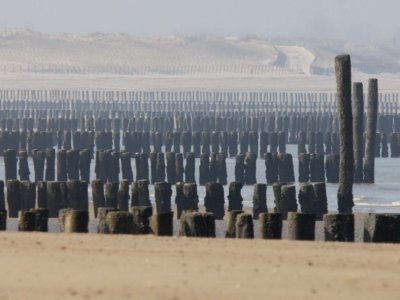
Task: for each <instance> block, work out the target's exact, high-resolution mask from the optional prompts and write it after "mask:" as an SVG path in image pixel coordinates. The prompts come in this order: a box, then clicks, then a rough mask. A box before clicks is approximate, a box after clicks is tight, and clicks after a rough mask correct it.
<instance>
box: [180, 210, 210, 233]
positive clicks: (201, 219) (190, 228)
mask: <svg viewBox="0 0 400 300" xmlns="http://www.w3.org/2000/svg"><path fill="white" fill-rule="evenodd" d="M179 235H180V236H186V237H215V220H214V218H213V215H212V214H207V213H206V214H201V213H198V212H185V213H183V214H182V216H181V219H180V229H179Z"/></svg>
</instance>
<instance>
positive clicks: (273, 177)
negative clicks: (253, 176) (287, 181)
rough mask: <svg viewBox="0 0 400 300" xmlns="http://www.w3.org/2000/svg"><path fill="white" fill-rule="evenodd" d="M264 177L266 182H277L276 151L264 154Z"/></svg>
mask: <svg viewBox="0 0 400 300" xmlns="http://www.w3.org/2000/svg"><path fill="white" fill-rule="evenodd" d="M265 167H266V172H265V174H266V179H267V183H268V184H273V183H275V182H278V177H279V173H278V157H277V154H276V153H271V152H268V153H266V154H265Z"/></svg>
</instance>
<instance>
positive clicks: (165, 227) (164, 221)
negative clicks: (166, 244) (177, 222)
mask: <svg viewBox="0 0 400 300" xmlns="http://www.w3.org/2000/svg"><path fill="white" fill-rule="evenodd" d="M173 219H174V212H172V211H170V212H165V213H162V214H156V215H153V216H152V217H151V220H150V228H151V230H152V232H153V234H154V235H157V236H172V235H173V233H174V228H173Z"/></svg>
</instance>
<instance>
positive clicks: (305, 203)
mask: <svg viewBox="0 0 400 300" xmlns="http://www.w3.org/2000/svg"><path fill="white" fill-rule="evenodd" d="M148 184H149V183H148V181H146V180H141V181H138V182H135V183H134V185H133V187H132V201H131V205H129V184H128V182H126V181H123V182H121V183H120V184H118V183H106V184H105V187H104V186H103V183H102V182H101V181H100V180H97V181H93V182H92V190H93V208H94V213H95V216H96V217H97V219H98V232H99V233H112V234H149V233H153V234H156V235H160V236H172V235H173V215H174V213H173V212H172V210H171V196H172V190H171V185H170V184H168V183H166V182H160V183H156V185H155V203H156V206H155V207H156V214H155V215H153V207H152V206H151V202H150V197H149V191H148ZM242 186H243V185H242V184H241V183H238V182H232V183H230V185H229V194H228V197H227V198H228V201H229V204H228V218H227V219H228V220H227V231H226V237H230V238H232V237H236V238H254V225H253V219H257V220H259V224H260V226H259V227H260V233H261V237H262V238H266V239H280V238H281V237H282V221H283V220H287V221H288V238H289V239H296V240H314V239H315V222H316V220H323V221H324V232H325V240H327V241H354V216H353V215H352V214H332V213H330V214H327V198H326V187H325V184H324V183H316V184H302V185H301V186H300V190H299V193H298V202H299V204H300V206H301V212H297V210H298V206H297V200H296V190H295V187H294V186H293V185H290V184H274V185H273V190H274V195H275V208H274V212H273V213H271V212H268V208H267V202H266V189H267V185H266V184H256V185H255V186H254V192H253V214H247V213H244V212H243V210H242V209H243V206H242V201H243V198H242V196H241V193H240V191H241V188H242ZM0 187H3V197H1V196H0V206H2V207H1V208H0V230H6V226H7V211H6V210H5V203H4V184H3V183H1V184H0ZM34 187H35V184H34V183H30V182H18V181H8V182H7V188H8V189H7V197H6V198H7V204H8V205H7V207H8V209H9V214H10V217H18V229H19V230H20V231H48V218H49V217H50V218H54V217H58V219H59V223H60V231H61V232H80V233H83V232H88V223H89V212H88V196H87V183H86V182H80V181H69V182H48V183H47V184H46V183H41V184H39V185H38V191H37V195H38V200H37V204H35V199H34V197H32V195H35V189H34ZM85 194H86V195H85ZM0 195H1V193H0ZM1 198H2V200H3V203H1V202H2V201H1ZM175 203H176V207H177V218H178V219H180V230H179V235H181V236H189V237H215V236H216V230H215V220H222V219H223V218H224V214H225V208H224V203H225V198H224V190H223V188H222V185H221V184H219V183H215V182H209V183H207V184H206V196H205V199H204V204H205V210H206V212H205V213H199V212H198V195H197V186H196V184H193V183H179V184H178V185H177V186H176V197H175ZM35 206H36V207H38V208H35ZM63 207H64V208H63ZM129 207H130V209H129ZM399 229H400V217H399V216H398V215H382V214H369V215H367V216H366V217H365V219H364V240H365V241H366V242H400V234H399V233H398V232H399Z"/></svg>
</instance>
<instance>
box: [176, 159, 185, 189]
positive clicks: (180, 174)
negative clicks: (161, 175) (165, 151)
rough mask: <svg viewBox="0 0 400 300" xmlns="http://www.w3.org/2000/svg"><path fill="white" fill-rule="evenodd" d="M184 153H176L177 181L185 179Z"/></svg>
mask: <svg viewBox="0 0 400 300" xmlns="http://www.w3.org/2000/svg"><path fill="white" fill-rule="evenodd" d="M183 171H184V167H183V154H182V153H176V154H175V172H176V174H175V183H176V181H183Z"/></svg>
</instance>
